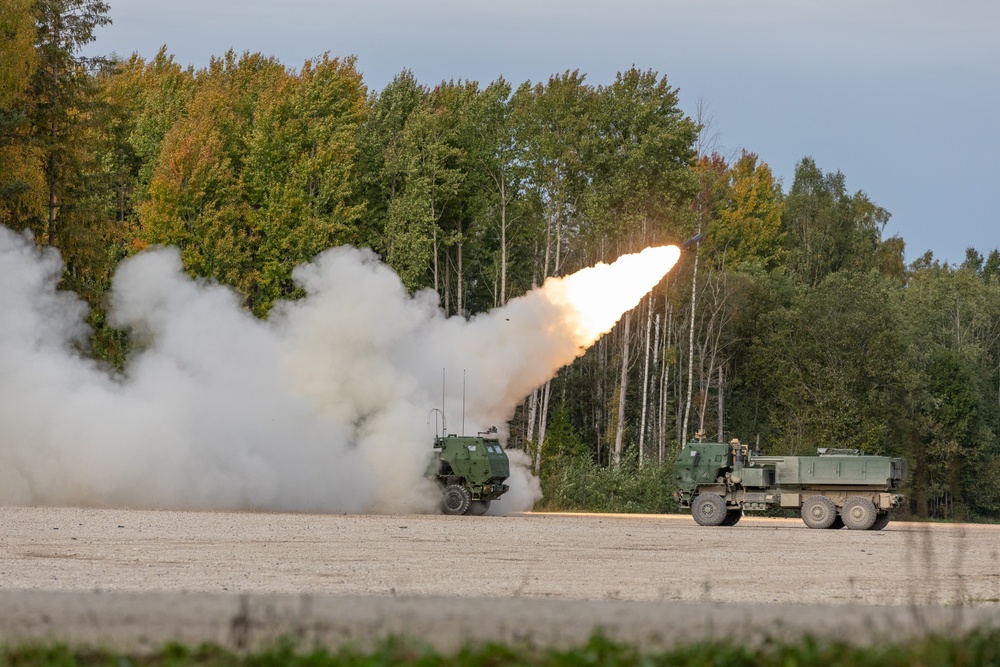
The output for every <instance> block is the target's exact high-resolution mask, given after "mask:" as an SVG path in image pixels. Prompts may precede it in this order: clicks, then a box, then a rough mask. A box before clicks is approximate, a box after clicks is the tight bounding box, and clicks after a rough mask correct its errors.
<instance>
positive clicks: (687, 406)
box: [680, 245, 698, 443]
mask: <svg viewBox="0 0 1000 667" xmlns="http://www.w3.org/2000/svg"><path fill="white" fill-rule="evenodd" d="M697 288H698V246H697V245H696V246H695V247H694V271H693V273H692V275H691V327H690V330H689V332H688V362H687V363H688V382H687V398H686V399H685V401H684V421H683V423H682V425H681V434H680V436H681V437H680V441H681V443H685V442H687V432H688V419H689V418H690V416H691V392H692V389H693V383H694V317H695V303H696V301H697V297H698V290H697Z"/></svg>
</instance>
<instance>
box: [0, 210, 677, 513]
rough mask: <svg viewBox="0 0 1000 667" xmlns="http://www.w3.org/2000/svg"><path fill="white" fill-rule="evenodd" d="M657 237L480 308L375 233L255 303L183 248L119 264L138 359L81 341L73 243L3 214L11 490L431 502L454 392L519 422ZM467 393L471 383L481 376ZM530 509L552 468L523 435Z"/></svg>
mask: <svg viewBox="0 0 1000 667" xmlns="http://www.w3.org/2000/svg"><path fill="white" fill-rule="evenodd" d="M678 254H679V250H678V249H677V248H676V247H672V246H668V247H665V248H651V249H647V250H645V251H643V252H641V253H638V254H636V255H628V256H625V257H622V258H621V259H619V260H618V261H617V262H615V263H613V264H610V265H597V266H595V267H591V268H589V269H584V270H583V271H580V272H578V273H575V274H573V275H571V276H567V277H565V278H551V279H549V280H548V281H546V283H545V285H544V286H543V287H541V288H539V289H537V290H533V291H532V292H530V293H528V294H526V295H524V296H522V297H519V298H517V299H513V300H511V301H510V302H508V303H507V304H506V305H505V306H503V307H502V308H499V309H496V310H494V311H491V312H488V313H484V314H482V315H478V316H476V317H474V318H472V319H470V320H465V319H463V318H454V317H453V318H447V317H445V316H444V315H443V314H442V313H441V310H440V308H439V307H438V302H437V295H436V294H435V293H434V292H432V291H424V292H419V293H417V294H415V295H412V296H411V295H409V294H407V292H406V289H405V288H404V286H403V284H402V282H401V281H400V280H399V278H398V276H396V275H395V274H394V273H393V272H392V271H391V270H390V269H389V268H388V267H386V266H385V265H384V264H382V263H381V262H380V261H379V260H378V259H377V257H376V256H375V255H374V253H372V252H370V251H364V250H357V249H354V248H349V247H341V248H333V249H331V250H328V251H326V252H324V253H322V254H321V255H319V256H318V257H317V258H316V259H315V260H314V261H313V262H311V263H309V264H307V265H303V266H301V267H298V268H297V269H296V270H295V272H294V274H293V277H294V279H295V280H296V281H297V283H298V284H299V285H300V286H301V287H302V288H303V290H304V291H305V294H306V296H305V297H304V298H302V299H299V300H297V301H294V302H284V303H278V304H276V305H275V307H274V309H273V310H272V312H271V314H270V315H269V316H268V318H267V320H264V321H261V320H258V319H256V318H253V317H251V316H249V315H248V314H247V313H246V312H245V311H243V310H242V309H241V308H240V299H239V298H238V297H237V296H236V295H235V294H234V293H233V292H232V291H231V290H229V289H228V288H226V287H224V286H221V285H218V284H213V283H211V282H208V281H204V280H192V279H191V278H190V277H188V276H187V275H185V274H184V272H183V267H182V266H181V261H180V256H179V254H178V252H177V251H176V250H175V249H170V248H160V249H154V250H151V251H147V252H143V253H140V254H139V255H137V256H136V257H133V258H130V259H129V260H126V261H125V262H123V263H122V265H121V266H120V267H119V269H118V271H117V273H116V275H115V279H114V283H113V289H112V293H111V295H110V300H109V303H110V307H109V313H110V314H109V321H110V322H111V323H112V324H113V326H116V327H118V328H121V329H124V330H129V331H132V332H133V334H134V337H133V340H135V341H137V342H138V343H139V344H140V346H139V349H137V350H135V351H134V353H133V355H132V357H131V358H130V359H129V361H128V365H127V367H126V368H125V369H124V371H123V372H122V373H120V374H113V373H109V372H108V371H107V370H106V369H103V368H102V367H100V366H99V365H98V364H95V363H94V362H93V361H92V360H89V359H87V358H86V357H84V356H81V355H80V353H79V352H78V350H79V348H80V346H81V344H83V343H85V341H86V339H87V337H88V335H89V332H88V329H87V326H86V314H87V313H86V308H85V306H84V304H83V302H82V301H81V300H80V299H78V298H77V297H76V296H75V295H73V294H69V293H65V292H59V291H57V290H56V288H55V285H56V283H57V281H58V278H59V276H60V275H61V274H62V266H61V263H60V261H59V257H58V253H56V252H55V251H53V250H52V249H44V250H39V249H37V248H36V247H35V246H34V244H33V242H32V241H31V239H30V238H27V237H25V236H23V235H17V234H14V233H13V232H11V231H10V230H8V229H6V228H4V227H0V276H2V278H0V280H2V283H0V505H18V504H27V505H73V506H103V507H108V506H118V507H121V506H130V507H143V508H174V509H223V510H228V509H241V510H272V511H325V512H365V511H379V512H429V511H435V508H436V507H437V505H438V501H439V495H438V491H437V488H436V485H435V484H434V483H432V482H430V481H429V480H428V479H427V478H426V476H425V475H426V472H427V469H428V464H429V462H430V457H431V444H432V440H433V434H432V433H428V432H427V431H426V429H425V427H424V425H425V420H426V415H427V411H428V409H429V408H431V407H437V406H439V405H440V400H441V369H442V368H447V369H449V370H450V372H452V373H460V372H461V371H462V370H465V371H466V373H467V376H468V378H469V382H468V391H467V393H464V392H463V389H462V386H461V384H462V383H459V382H451V383H450V384H449V385H448V389H449V393H448V394H447V396H446V397H445V401H446V403H447V405H446V406H445V407H446V409H448V410H451V412H452V413H453V414H454V413H455V412H456V411H457V410H458V409H459V408H460V406H466V408H467V409H466V410H465V413H466V415H467V420H468V424H469V431H470V432H475V431H476V430H485V428H487V427H488V426H491V425H497V426H499V427H501V428H503V427H504V424H506V422H507V420H509V419H510V418H511V416H512V415H513V413H514V410H515V408H516V406H517V405H518V404H520V403H521V401H523V400H524V397H525V396H526V395H527V394H528V393H529V392H531V391H532V390H533V389H535V388H536V387H538V386H540V385H541V384H543V383H544V382H546V381H547V380H548V379H550V378H551V377H552V376H553V375H554V374H555V372H556V371H558V370H559V368H561V367H562V366H564V365H565V364H568V363H570V362H572V361H573V359H575V358H576V357H577V356H579V355H580V354H582V353H583V351H584V350H585V349H586V348H587V347H588V346H590V345H592V344H593V343H594V341H596V340H597V338H599V337H600V336H601V335H602V334H603V333H604V332H606V331H608V330H610V329H611V327H613V326H614V324H615V322H616V321H617V320H618V319H619V318H620V317H621V316H622V314H623V313H625V312H626V311H628V310H629V309H631V308H632V307H634V306H635V305H636V304H637V303H638V302H639V300H640V299H641V298H642V296H643V295H644V294H646V293H647V292H648V291H649V290H650V289H651V288H652V287H654V286H655V285H656V283H657V282H659V280H660V279H661V278H662V277H663V275H664V274H665V273H666V272H667V271H668V270H669V269H670V267H671V266H672V265H673V263H674V262H675V261H676V259H677V256H678ZM463 394H464V395H463ZM510 455H511V460H512V464H513V465H512V471H511V472H512V474H511V479H510V480H509V483H510V485H511V491H509V492H508V493H507V494H505V495H504V496H503V497H501V498H500V500H499V501H498V502H495V503H494V504H493V507H492V508H491V512H496V513H503V512H509V511H517V510H523V509H528V508H530V507H531V505H532V504H533V502H534V501H535V500H537V499H538V498H539V497H540V490H539V484H538V480H537V479H536V478H535V477H534V476H533V475H532V474H531V473H530V467H529V465H527V462H526V459H525V457H524V456H523V455H522V453H521V452H518V451H514V450H512V451H510Z"/></svg>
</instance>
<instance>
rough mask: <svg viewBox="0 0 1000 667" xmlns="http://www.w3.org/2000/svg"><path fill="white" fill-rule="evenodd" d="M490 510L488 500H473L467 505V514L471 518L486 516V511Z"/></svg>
mask: <svg viewBox="0 0 1000 667" xmlns="http://www.w3.org/2000/svg"><path fill="white" fill-rule="evenodd" d="M489 508H490V501H488V500H473V501H472V502H471V503H469V514H471V515H472V516H482V515H484V514H486V510H488V509H489Z"/></svg>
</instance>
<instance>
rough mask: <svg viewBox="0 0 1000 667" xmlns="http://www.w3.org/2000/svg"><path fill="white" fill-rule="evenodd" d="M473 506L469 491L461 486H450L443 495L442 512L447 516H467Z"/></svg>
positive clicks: (445, 488)
mask: <svg viewBox="0 0 1000 667" xmlns="http://www.w3.org/2000/svg"><path fill="white" fill-rule="evenodd" d="M471 504H472V497H471V496H470V495H469V490H468V489H467V488H465V487H464V486H462V485H461V484H449V485H448V486H446V487H444V491H443V492H442V494H441V510H442V511H443V512H444V513H445V514H465V513H466V512H468V511H469V505H471Z"/></svg>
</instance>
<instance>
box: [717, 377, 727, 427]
mask: <svg viewBox="0 0 1000 667" xmlns="http://www.w3.org/2000/svg"><path fill="white" fill-rule="evenodd" d="M723 375H724V373H723V371H722V364H719V383H718V384H719V442H725V440H723V439H722V438H723V430H722V429H723V426H724V425H725V423H726V422H725V419H724V412H723V410H724V407H725V398H724V396H725V386H724V385H723V382H724V381H725V378H724V377H723Z"/></svg>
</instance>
